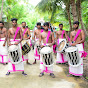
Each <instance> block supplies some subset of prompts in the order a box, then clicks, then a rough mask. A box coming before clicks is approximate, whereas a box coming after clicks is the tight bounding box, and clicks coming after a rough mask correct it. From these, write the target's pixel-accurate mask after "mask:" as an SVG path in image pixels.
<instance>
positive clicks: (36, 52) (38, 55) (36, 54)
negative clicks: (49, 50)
mask: <svg viewBox="0 0 88 88" xmlns="http://www.w3.org/2000/svg"><path fill="white" fill-rule="evenodd" d="M38 40H39V39H36V40H35V41H38ZM34 59H35V60H40V54H38V49H37V47H36V45H35V46H34Z"/></svg>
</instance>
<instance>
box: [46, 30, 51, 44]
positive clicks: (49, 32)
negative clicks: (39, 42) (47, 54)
mask: <svg viewBox="0 0 88 88" xmlns="http://www.w3.org/2000/svg"><path fill="white" fill-rule="evenodd" d="M50 34H51V31H48V35H47V39H46V43H48V40H49V37H50Z"/></svg>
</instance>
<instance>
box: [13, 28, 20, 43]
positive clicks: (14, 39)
mask: <svg viewBox="0 0 88 88" xmlns="http://www.w3.org/2000/svg"><path fill="white" fill-rule="evenodd" d="M20 28H21V27H17V30H16V32H15V36H14V41H15V39H16V36H17V33H18V31H19V30H20Z"/></svg>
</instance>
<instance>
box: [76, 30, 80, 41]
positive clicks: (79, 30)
mask: <svg viewBox="0 0 88 88" xmlns="http://www.w3.org/2000/svg"><path fill="white" fill-rule="evenodd" d="M80 32H81V29H79V30H78V32H77V34H76V36H75V38H74V41H76V39H77V37H78V36H79V34H80Z"/></svg>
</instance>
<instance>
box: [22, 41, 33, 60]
mask: <svg viewBox="0 0 88 88" xmlns="http://www.w3.org/2000/svg"><path fill="white" fill-rule="evenodd" d="M26 41H27V42H29V44H30V47H31V46H32V44H31V40H30V39H29V40H26ZM29 53H30V52H29ZM29 53H27V54H26V55H22V59H23V61H27V60H29V58H28V54H29Z"/></svg>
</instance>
